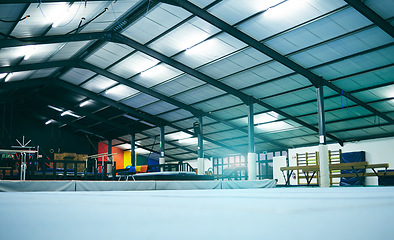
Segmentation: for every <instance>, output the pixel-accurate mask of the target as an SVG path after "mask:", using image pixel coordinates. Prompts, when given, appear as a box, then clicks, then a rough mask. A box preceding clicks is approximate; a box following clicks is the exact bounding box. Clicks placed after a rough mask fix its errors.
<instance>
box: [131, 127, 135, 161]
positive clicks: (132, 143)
mask: <svg viewBox="0 0 394 240" xmlns="http://www.w3.org/2000/svg"><path fill="white" fill-rule="evenodd" d="M130 144H131V149H130V158H131V160H130V161H131V163H130V165H131V166H135V164H136V162H135V133H134V132H132V133H130Z"/></svg>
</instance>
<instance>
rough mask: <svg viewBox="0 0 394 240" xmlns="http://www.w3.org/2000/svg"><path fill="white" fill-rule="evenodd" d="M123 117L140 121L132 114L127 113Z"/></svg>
mask: <svg viewBox="0 0 394 240" xmlns="http://www.w3.org/2000/svg"><path fill="white" fill-rule="evenodd" d="M123 117H125V118H128V119H131V120H134V121H138V120H139V119H138V118H135V117H132V116H130V115H127V114H124V115H123Z"/></svg>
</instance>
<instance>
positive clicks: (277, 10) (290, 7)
mask: <svg viewBox="0 0 394 240" xmlns="http://www.w3.org/2000/svg"><path fill="white" fill-rule="evenodd" d="M304 4H305V3H304V2H302V1H299V0H287V1H282V2H280V3H278V4H276V5H274V6H273V7H270V8H268V9H267V10H266V11H265V12H264V16H265V17H269V18H283V17H284V16H291V15H294V14H298V13H300V12H302V8H303V7H305V5H304Z"/></svg>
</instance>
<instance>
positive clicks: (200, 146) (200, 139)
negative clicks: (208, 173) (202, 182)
mask: <svg viewBox="0 0 394 240" xmlns="http://www.w3.org/2000/svg"><path fill="white" fill-rule="evenodd" d="M202 124H203V122H202V115H201V114H199V115H198V134H197V138H198V147H197V151H198V158H197V169H198V175H204V141H203V137H204V134H203V126H202Z"/></svg>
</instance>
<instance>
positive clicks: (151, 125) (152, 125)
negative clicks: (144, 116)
mask: <svg viewBox="0 0 394 240" xmlns="http://www.w3.org/2000/svg"><path fill="white" fill-rule="evenodd" d="M141 123H143V124H146V125H148V126H150V127H156V125H154V124H152V123H149V122H146V121H141Z"/></svg>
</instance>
